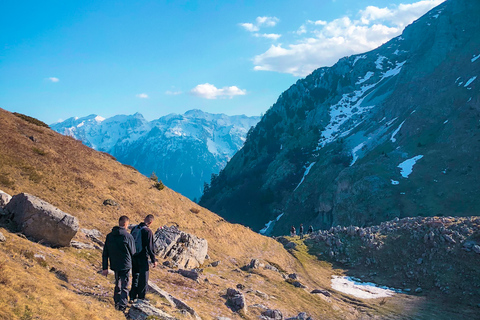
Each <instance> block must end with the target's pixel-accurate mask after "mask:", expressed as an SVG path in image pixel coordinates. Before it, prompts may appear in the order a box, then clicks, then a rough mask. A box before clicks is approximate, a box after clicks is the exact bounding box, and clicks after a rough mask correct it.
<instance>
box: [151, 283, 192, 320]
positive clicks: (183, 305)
mask: <svg viewBox="0 0 480 320" xmlns="http://www.w3.org/2000/svg"><path fill="white" fill-rule="evenodd" d="M148 290H149V291H151V292H154V293H155V294H157V295H159V296H160V297H162V298H164V299H165V300H167V301H168V303H169V304H170V306H172V307H175V308H177V309H180V310H184V311H186V312H188V313H189V314H190V315H192V317H194V318H195V319H197V320H200V319H201V318H200V316H199V315H198V314H197V313H196V312H195V310H194V309H193V308H192V307H190V306H188V305H187V304H186V303H185V302H183V301H182V300H180V299H178V298H175V297H174V296H172V295H171V294H170V293H168V292H166V291H165V290H163V289H161V288H160V287H159V286H157V285H156V284H155V283H152V282H149V283H148Z"/></svg>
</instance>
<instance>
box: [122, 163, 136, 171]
mask: <svg viewBox="0 0 480 320" xmlns="http://www.w3.org/2000/svg"><path fill="white" fill-rule="evenodd" d="M122 165H123V166H124V167H127V168H129V169H132V170H135V171H137V172H138V170H137V169H136V168H135V167H134V166H131V165H129V164H125V163H122Z"/></svg>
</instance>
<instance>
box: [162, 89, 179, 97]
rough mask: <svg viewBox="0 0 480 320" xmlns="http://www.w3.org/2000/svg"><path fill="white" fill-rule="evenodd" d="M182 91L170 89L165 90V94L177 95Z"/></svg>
mask: <svg viewBox="0 0 480 320" xmlns="http://www.w3.org/2000/svg"><path fill="white" fill-rule="evenodd" d="M182 93H183V92H182V91H170V90H167V91H165V94H168V95H171V96H178V95H179V94H182Z"/></svg>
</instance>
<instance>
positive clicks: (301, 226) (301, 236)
mask: <svg viewBox="0 0 480 320" xmlns="http://www.w3.org/2000/svg"><path fill="white" fill-rule="evenodd" d="M299 231H300V238H301V239H303V223H300V230H299Z"/></svg>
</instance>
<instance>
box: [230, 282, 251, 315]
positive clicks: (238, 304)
mask: <svg viewBox="0 0 480 320" xmlns="http://www.w3.org/2000/svg"><path fill="white" fill-rule="evenodd" d="M227 304H228V305H229V306H230V308H232V310H233V311H235V312H237V311H240V310H242V309H246V306H247V303H246V300H245V296H244V295H243V293H241V292H240V291H238V290H236V289H233V288H228V289H227Z"/></svg>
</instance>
